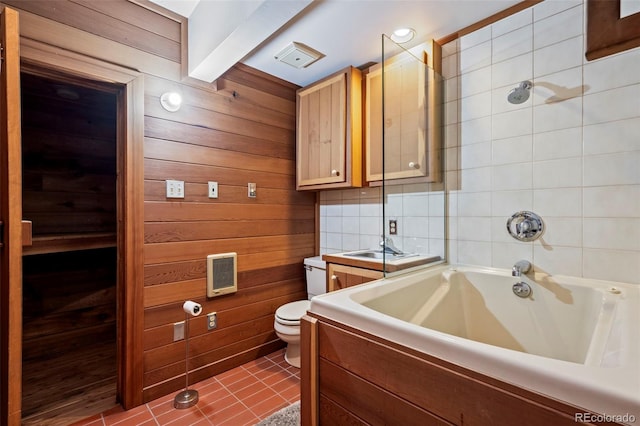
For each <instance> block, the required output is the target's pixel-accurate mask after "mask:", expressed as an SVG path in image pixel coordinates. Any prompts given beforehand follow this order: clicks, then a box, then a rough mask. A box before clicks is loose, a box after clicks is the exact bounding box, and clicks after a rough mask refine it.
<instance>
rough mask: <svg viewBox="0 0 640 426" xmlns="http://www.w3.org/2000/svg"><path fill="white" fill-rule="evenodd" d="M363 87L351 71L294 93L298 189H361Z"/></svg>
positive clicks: (352, 70) (358, 73)
mask: <svg viewBox="0 0 640 426" xmlns="http://www.w3.org/2000/svg"><path fill="white" fill-rule="evenodd" d="M361 81H362V80H361V74H360V71H359V70H357V69H355V68H353V67H349V68H348V69H346V70H343V71H341V72H339V73H336V74H334V75H332V76H329V77H327V78H326V79H323V80H321V81H319V82H318V83H315V84H312V85H311V86H308V87H305V88H303V89H300V90H298V93H297V135H296V148H297V149H296V162H297V168H296V177H297V188H298V189H322V188H340V187H342V188H344V187H351V186H356V187H357V186H361V185H362V172H361V170H360V169H361V168H362V161H361V158H360V157H361V155H362V154H361V153H362V148H361V145H362V113H361V111H360V110H361V105H362V101H361V96H362V89H361V88H360V85H361Z"/></svg>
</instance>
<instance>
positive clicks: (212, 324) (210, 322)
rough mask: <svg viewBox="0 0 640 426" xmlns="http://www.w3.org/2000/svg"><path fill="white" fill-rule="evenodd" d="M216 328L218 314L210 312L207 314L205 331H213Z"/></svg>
mask: <svg viewBox="0 0 640 426" xmlns="http://www.w3.org/2000/svg"><path fill="white" fill-rule="evenodd" d="M217 327H218V314H217V313H215V312H211V313H210V314H207V329H209V330H213V329H215V328H217Z"/></svg>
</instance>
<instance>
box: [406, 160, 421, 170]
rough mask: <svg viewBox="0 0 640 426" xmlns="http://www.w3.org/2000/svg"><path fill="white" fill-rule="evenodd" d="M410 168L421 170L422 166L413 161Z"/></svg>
mask: <svg viewBox="0 0 640 426" xmlns="http://www.w3.org/2000/svg"><path fill="white" fill-rule="evenodd" d="M409 167H410V168H412V169H419V168H420V164H418V163H414V162H413V161H411V162H410V163H409Z"/></svg>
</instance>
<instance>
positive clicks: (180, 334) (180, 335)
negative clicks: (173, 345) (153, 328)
mask: <svg viewBox="0 0 640 426" xmlns="http://www.w3.org/2000/svg"><path fill="white" fill-rule="evenodd" d="M178 340H184V321H180V322H174V323H173V341H174V342H177V341H178Z"/></svg>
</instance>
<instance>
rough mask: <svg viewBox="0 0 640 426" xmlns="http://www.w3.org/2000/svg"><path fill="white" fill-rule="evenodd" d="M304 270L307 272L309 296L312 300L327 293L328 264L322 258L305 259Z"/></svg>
mask: <svg viewBox="0 0 640 426" xmlns="http://www.w3.org/2000/svg"><path fill="white" fill-rule="evenodd" d="M304 268H305V269H306V270H307V296H308V298H309V299H311V298H312V297H313V296H316V295H318V294H324V293H326V292H327V274H326V269H327V264H326V262H325V261H324V260H322V256H315V257H307V258H306V259H304Z"/></svg>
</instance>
